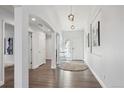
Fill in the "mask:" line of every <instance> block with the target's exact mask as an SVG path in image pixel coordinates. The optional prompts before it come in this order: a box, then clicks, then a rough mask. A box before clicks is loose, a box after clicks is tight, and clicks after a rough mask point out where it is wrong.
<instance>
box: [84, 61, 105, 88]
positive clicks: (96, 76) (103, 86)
mask: <svg viewBox="0 0 124 93" xmlns="http://www.w3.org/2000/svg"><path fill="white" fill-rule="evenodd" d="M86 64H87V65H88V67H89V69H90V70H91V72H92V73H93V75H94V76H95V78H96V79H97V81H98V82H99V83H100V85H101V86H102V88H107V86H106V85H105V84H104V82H103V81H102V80H101V79H100V78H99V77H98V75H97V74H96V73H95V72H94V70H93V69H92V68H91V66H90V65H89V64H88V63H86Z"/></svg>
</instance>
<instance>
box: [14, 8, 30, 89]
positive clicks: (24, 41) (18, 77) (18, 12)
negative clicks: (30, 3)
mask: <svg viewBox="0 0 124 93" xmlns="http://www.w3.org/2000/svg"><path fill="white" fill-rule="evenodd" d="M14 13H15V35H14V36H15V57H14V61H15V68H14V71H15V72H14V87H16V88H27V87H28V86H29V83H28V82H29V77H28V76H29V75H28V74H29V72H28V13H27V11H26V9H25V8H24V7H23V6H18V7H15V9H14Z"/></svg>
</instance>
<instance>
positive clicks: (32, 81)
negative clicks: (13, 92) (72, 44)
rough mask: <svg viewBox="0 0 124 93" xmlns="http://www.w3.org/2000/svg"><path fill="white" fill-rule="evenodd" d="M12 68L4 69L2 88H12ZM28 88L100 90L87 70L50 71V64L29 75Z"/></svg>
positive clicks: (32, 71)
mask: <svg viewBox="0 0 124 93" xmlns="http://www.w3.org/2000/svg"><path fill="white" fill-rule="evenodd" d="M13 72H14V71H13V67H11V68H6V74H5V75H6V76H5V77H6V79H5V85H4V86H2V87H4V88H12V87H14V85H13ZM29 77H30V78H29V87H30V88H100V87H101V86H100V84H99V83H98V81H97V80H96V79H95V77H94V76H93V74H92V73H91V71H90V70H89V69H87V70H85V71H80V72H72V71H64V70H60V69H55V70H53V69H51V68H50V62H47V63H46V64H44V65H42V66H40V67H39V68H37V69H35V70H30V73H29Z"/></svg>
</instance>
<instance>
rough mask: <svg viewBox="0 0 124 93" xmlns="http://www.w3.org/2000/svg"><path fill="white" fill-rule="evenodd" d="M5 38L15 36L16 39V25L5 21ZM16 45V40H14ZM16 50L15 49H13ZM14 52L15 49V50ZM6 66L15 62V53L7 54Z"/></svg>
mask: <svg viewBox="0 0 124 93" xmlns="http://www.w3.org/2000/svg"><path fill="white" fill-rule="evenodd" d="M5 38H6V39H8V38H13V39H14V26H13V25H11V24H7V23H5ZM13 46H14V42H13ZM13 50H14V49H13ZM13 53H14V51H13ZM4 62H5V66H6V65H7V66H9V65H13V64H14V54H13V55H5V58H4Z"/></svg>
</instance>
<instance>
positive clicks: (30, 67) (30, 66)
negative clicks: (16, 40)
mask: <svg viewBox="0 0 124 93" xmlns="http://www.w3.org/2000/svg"><path fill="white" fill-rule="evenodd" d="M29 34H31V50H30V49H29V41H28V50H30V51H31V59H30V61H31V62H30V63H29V64H30V65H29V69H32V64H33V58H32V57H33V53H32V51H33V48H32V34H33V32H30V31H29V32H28V39H29ZM28 53H29V51H28ZM29 55H30V54H28V56H29ZM28 58H29V57H28ZM28 61H29V59H28Z"/></svg>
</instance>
